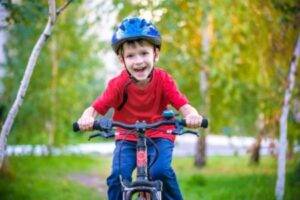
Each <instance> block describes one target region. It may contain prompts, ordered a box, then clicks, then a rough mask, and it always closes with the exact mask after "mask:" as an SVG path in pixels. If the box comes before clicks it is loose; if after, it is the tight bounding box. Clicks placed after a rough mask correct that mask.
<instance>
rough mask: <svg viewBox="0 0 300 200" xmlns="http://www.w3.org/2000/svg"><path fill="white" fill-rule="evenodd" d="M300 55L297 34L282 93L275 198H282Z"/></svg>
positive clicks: (299, 40)
mask: <svg viewBox="0 0 300 200" xmlns="http://www.w3.org/2000/svg"><path fill="white" fill-rule="evenodd" d="M299 57H300V35H299V36H298V39H297V42H296V47H295V51H294V54H293V57H292V60H291V64H290V71H289V74H288V81H287V83H288V84H287V87H286V90H285V94H284V101H283V106H282V113H281V117H280V140H279V154H278V169H277V182H276V190H275V194H276V199H277V200H282V199H283V196H284V184H285V163H286V149H287V119H288V113H289V104H290V99H291V96H292V92H293V88H294V85H295V74H296V69H297V65H298V60H299Z"/></svg>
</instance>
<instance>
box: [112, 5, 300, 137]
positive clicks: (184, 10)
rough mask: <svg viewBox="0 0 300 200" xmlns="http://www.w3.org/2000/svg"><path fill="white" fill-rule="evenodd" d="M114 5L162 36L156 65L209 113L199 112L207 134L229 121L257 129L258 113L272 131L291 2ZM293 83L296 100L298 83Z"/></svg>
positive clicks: (284, 69)
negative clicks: (203, 85)
mask: <svg viewBox="0 0 300 200" xmlns="http://www.w3.org/2000/svg"><path fill="white" fill-rule="evenodd" d="M114 3H115V5H118V7H119V8H121V9H120V13H119V19H122V18H123V17H125V16H127V15H142V16H145V15H146V14H147V13H148V14H147V15H146V16H148V15H150V17H152V20H154V22H155V23H156V24H157V26H158V28H159V29H160V31H161V33H162V38H163V44H162V52H161V56H160V62H159V65H160V66H162V67H164V68H166V69H167V70H168V71H169V72H170V73H171V74H172V75H173V76H174V77H175V79H176V80H177V83H178V85H179V87H180V89H181V90H182V91H183V92H184V93H185V94H186V95H187V96H188V98H189V99H190V101H191V104H192V105H194V106H196V107H198V108H200V109H201V110H202V111H203V110H207V111H208V113H204V115H206V116H208V118H209V119H210V121H211V123H210V124H211V126H210V128H211V131H212V132H214V133H219V132H221V130H222V129H223V128H224V127H231V128H232V130H234V134H249V135H256V134H257V125H256V121H257V119H258V116H259V115H260V114H263V115H264V117H265V120H266V121H267V122H266V123H267V124H268V126H272V127H274V128H275V129H276V127H277V124H278V119H279V115H280V111H281V106H282V100H283V96H284V90H285V88H286V79H287V75H288V69H289V61H290V59H291V57H292V53H293V50H294V44H295V41H296V38H297V34H298V31H297V30H299V20H298V21H297V19H299V4H298V3H297V2H296V1H288V0H287V1H277V0H270V1H263V2H261V1H241V2H239V1H179V0H175V1H161V2H157V1H142V2H139V3H137V1H117V0H115V1H114ZM199 5H200V6H199ZM297 11H298V12H297ZM149 13H150V14H149ZM205 32H206V33H207V35H208V37H209V49H208V50H206V49H204V44H203V42H204V39H205V38H204V33H205ZM200 71H206V72H207V73H208V85H209V86H208V92H207V96H208V97H207V98H208V102H207V105H204V104H203V102H204V98H205V97H202V96H201V93H200V88H199V72H200ZM297 78H298V79H299V73H298V74H297ZM298 79H297V80H298ZM297 85H298V86H299V83H297ZM295 88H296V89H295V97H296V98H299V89H298V88H300V87H297V86H296V87H295ZM205 107H206V108H207V109H204V108H205ZM272 133H273V134H274V133H275V132H274V131H273V130H272ZM270 134H271V133H270ZM291 134H297V133H296V132H295V131H293V132H292V133H291Z"/></svg>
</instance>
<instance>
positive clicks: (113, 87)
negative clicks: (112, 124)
mask: <svg viewBox="0 0 300 200" xmlns="http://www.w3.org/2000/svg"><path fill="white" fill-rule="evenodd" d="M119 97H120V95H119V87H118V84H117V82H116V81H114V80H111V81H109V83H108V85H107V87H106V89H105V90H104V92H103V93H102V94H101V95H100V96H99V97H98V98H97V99H96V100H95V101H94V102H93V103H92V107H93V108H94V109H95V110H96V111H97V112H98V113H99V114H101V115H105V113H106V112H107V111H108V109H109V108H111V107H116V105H118V102H119V99H120V98H119Z"/></svg>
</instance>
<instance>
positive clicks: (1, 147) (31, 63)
mask: <svg viewBox="0 0 300 200" xmlns="http://www.w3.org/2000/svg"><path fill="white" fill-rule="evenodd" d="M71 1H72V0H69V1H67V2H66V3H65V4H64V5H63V6H62V7H61V8H59V9H56V3H55V0H49V2H48V3H49V18H48V22H47V24H46V26H45V29H44V31H43V33H42V34H41V36H40V38H39V39H38V41H37V43H36V45H35V46H34V48H33V50H32V53H31V55H30V58H29V60H28V63H27V67H26V70H25V72H24V76H23V79H22V82H21V85H20V87H19V91H18V94H17V97H16V99H15V101H14V103H13V105H12V107H11V109H10V111H9V113H8V116H7V118H6V120H5V122H4V125H3V127H2V130H1V136H0V168H2V164H3V161H4V158H5V148H6V143H7V137H8V135H9V133H10V129H11V127H12V124H13V121H14V119H15V117H16V115H17V113H18V110H19V108H20V106H21V105H22V103H23V98H24V96H25V94H26V90H27V88H28V85H29V82H30V78H31V75H32V72H33V70H34V67H35V65H36V61H37V59H38V56H39V54H40V52H41V49H42V47H43V46H44V44H45V42H46V41H47V39H48V38H49V37H50V35H51V31H52V28H53V26H54V24H55V22H56V19H57V17H58V16H59V15H60V14H61V12H62V11H63V10H64V9H65V8H66V7H67V6H68V5H69V4H70V3H71Z"/></svg>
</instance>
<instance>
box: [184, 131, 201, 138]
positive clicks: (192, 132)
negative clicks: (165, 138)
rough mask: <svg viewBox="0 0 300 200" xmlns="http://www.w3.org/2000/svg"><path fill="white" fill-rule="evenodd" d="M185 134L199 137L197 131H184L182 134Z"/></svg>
mask: <svg viewBox="0 0 300 200" xmlns="http://www.w3.org/2000/svg"><path fill="white" fill-rule="evenodd" d="M185 133H190V134H193V135H196V136H197V137H199V133H198V132H196V131H192V130H184V131H183V133H182V134H185Z"/></svg>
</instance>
